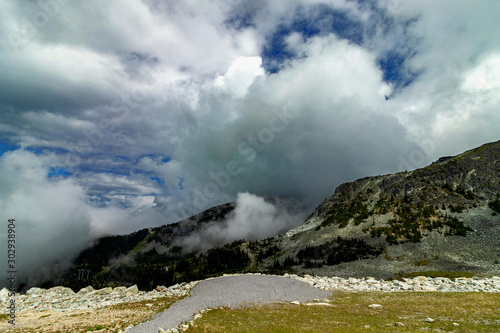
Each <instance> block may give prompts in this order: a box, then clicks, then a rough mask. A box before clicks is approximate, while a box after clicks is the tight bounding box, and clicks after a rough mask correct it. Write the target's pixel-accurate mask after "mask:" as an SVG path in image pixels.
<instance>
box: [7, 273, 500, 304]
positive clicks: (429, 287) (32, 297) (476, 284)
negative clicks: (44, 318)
mask: <svg viewBox="0 0 500 333" xmlns="http://www.w3.org/2000/svg"><path fill="white" fill-rule="evenodd" d="M236 275H240V274H236ZM257 275H260V274H257ZM284 277H289V278H293V279H296V280H299V281H302V282H305V283H307V284H309V285H311V286H313V287H316V288H318V289H321V290H331V291H335V290H337V289H342V290H352V291H386V292H401V291H434V292H487V293H500V277H498V276H494V277H492V278H478V277H473V278H457V279H454V280H451V279H448V278H429V277H424V276H419V277H416V278H403V279H401V280H392V281H385V280H376V279H374V278H371V277H366V278H360V279H356V278H348V279H344V278H339V277H319V276H310V275H305V276H303V277H301V276H297V275H289V274H285V275H284ZM199 282H200V281H193V282H190V283H181V284H176V285H174V286H171V287H168V288H167V287H164V286H158V287H157V288H156V289H155V290H152V291H149V292H145V291H139V290H138V288H137V286H132V287H129V288H125V287H117V288H111V287H109V288H103V289H99V290H94V288H92V287H91V286H89V287H86V288H83V289H81V290H80V291H78V292H77V293H75V292H74V291H72V290H71V289H70V288H65V287H54V288H51V289H41V288H31V289H29V290H28V291H27V292H26V294H24V295H20V294H18V295H16V298H15V301H16V311H17V312H22V311H25V310H32V311H37V312H40V311H47V310H55V311H58V312H72V311H79V310H88V309H99V308H102V307H106V306H109V305H115V304H120V303H128V302H138V301H147V300H156V299H158V298H160V297H168V296H178V297H182V296H186V295H188V294H189V293H190V291H191V289H192V288H193V287H194V286H195V285H196V284H198V283H199ZM0 301H1V302H2V306H4V307H7V306H8V304H9V303H8V302H9V301H10V298H8V290H7V289H6V288H4V289H2V290H1V291H0Z"/></svg>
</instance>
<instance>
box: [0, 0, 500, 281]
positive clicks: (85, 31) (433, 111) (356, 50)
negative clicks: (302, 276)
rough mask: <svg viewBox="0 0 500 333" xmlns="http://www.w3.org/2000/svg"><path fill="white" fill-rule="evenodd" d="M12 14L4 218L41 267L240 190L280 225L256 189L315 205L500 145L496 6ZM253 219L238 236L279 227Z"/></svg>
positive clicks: (139, 0) (19, 6)
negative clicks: (379, 179) (101, 238)
mask: <svg viewBox="0 0 500 333" xmlns="http://www.w3.org/2000/svg"><path fill="white" fill-rule="evenodd" d="M0 7H1V8H2V11H1V13H0V53H1V54H2V57H1V59H0V72H1V73H2V75H1V76H0V168H1V170H2V174H0V179H1V181H2V184H3V185H2V187H0V198H2V201H1V202H0V208H1V209H0V218H1V219H3V220H7V219H8V218H16V219H17V220H18V221H19V223H20V226H19V228H28V229H26V230H25V231H23V232H24V234H23V233H21V234H20V236H19V237H20V239H19V241H20V242H24V244H26V245H25V246H26V247H25V251H24V253H26V254H25V255H26V256H28V253H30V255H32V254H33V253H37V254H39V255H38V256H34V257H33V258H36V260H35V259H33V260H35V261H37V262H39V265H35V264H33V265H32V266H30V265H31V263H32V262H31V261H30V260H29V259H28V258H24V259H23V260H25V263H26V265H27V266H26V267H28V266H29V267H37V268H36V269H35V268H33V269H35V270H38V267H42V266H43V265H44V263H49V262H55V261H57V260H59V261H61V262H62V261H64V260H67V259H65V258H66V257H65V256H67V257H70V256H71V255H73V254H74V253H77V251H78V250H79V249H81V247H83V246H84V245H85V244H87V243H88V242H89V240H91V239H92V238H93V237H96V236H97V235H102V234H107V233H125V232H130V231H133V230H137V229H140V228H142V227H147V226H158V225H162V224H165V223H169V222H174V221H178V220H181V219H183V218H187V217H189V216H190V215H191V214H195V213H197V212H200V211H202V210H204V209H206V208H209V207H211V206H213V205H216V204H219V203H223V202H228V201H234V200H236V199H238V200H239V202H241V205H240V206H239V207H255V210H256V211H257V212H261V213H262V214H263V215H262V216H267V217H270V216H274V219H276V220H277V221H282V220H283V219H282V218H281V217H282V214H281V213H280V212H281V211H280V210H279V209H278V208H276V207H275V206H268V203H266V202H261V201H259V200H262V199H258V198H262V197H286V198H288V199H289V200H295V201H296V202H300V203H301V204H303V205H304V207H306V208H305V211H308V210H312V209H313V208H314V207H315V206H316V205H317V204H319V203H320V202H321V200H323V199H324V198H325V197H326V196H328V195H330V194H331V193H333V191H334V189H335V187H336V186H337V185H339V184H340V183H342V182H345V181H349V180H353V179H356V178H359V177H363V176H368V175H376V174H383V173H389V172H395V171H401V170H406V169H413V168H417V167H421V166H424V165H426V164H428V163H429V162H431V161H433V160H435V159H437V158H438V157H440V156H442V155H452V154H455V153H459V152H461V151H464V150H466V149H469V148H472V147H474V146H478V145H480V144H483V143H485V142H489V141H495V140H498V139H499V138H498V133H499V132H500V131H499V129H500V128H499V126H500V125H499V124H500V119H499V117H500V115H499V113H498V112H497V110H498V106H499V103H500V101H499V98H500V97H499V96H500V82H499V80H498V78H499V77H500V41H499V39H498V38H497V37H496V36H498V35H499V33H500V31H499V30H500V26H499V25H498V24H496V21H497V17H498V14H500V3H498V1H495V0H484V1H469V0H443V1H440V2H439V3H436V2H435V1H432V2H431V1H430V0H429V1H428V0H424V1H413V2H403V1H401V0H378V1H352V0H323V1H320V0H300V1H290V0H280V1H272V2H266V1H261V0H252V1H248V0H245V1H243V0H242V1H226V0H222V1H201V0H194V1H188V2H186V1H177V2H172V1H159V0H132V1H127V2H126V3H123V2H122V1H118V0H112V1H107V2H106V3H101V2H99V1H97V0H89V1H84V2H78V1H71V0H43V1H14V0H0ZM238 193H250V194H245V195H243V194H240V196H238ZM253 195H255V196H256V197H254V196H253ZM272 207H274V208H272ZM266 209H267V210H266ZM273 209H278V211H273ZM238 214H239V215H238ZM238 214H236V215H235V217H234V218H233V220H232V221H231V223H229V221H228V224H227V229H225V230H224V231H221V233H226V234H227V235H228V236H227V237H226V238H228V239H229V238H231V237H233V236H234V237H239V238H241V237H243V236H245V233H246V236H247V237H250V238H258V237H261V236H263V235H260V234H259V235H257V234H252V230H253V228H248V227H245V226H246V224H247V223H248V224H249V225H254V224H252V223H254V222H252V221H253V220H252V218H251V217H248V218H245V216H244V214H246V213H245V209H244V208H241V213H238ZM248 214H250V213H248ZM298 216H299V217H301V216H302V215H301V214H298ZM267 217H266V218H262V220H263V221H267V220H269V221H271V220H273V221H275V220H274V219H270V218H269V219H268V218H267ZM289 220H290V221H294V222H290V223H288V222H287V223H281V222H276V223H275V224H273V225H274V226H279V227H276V228H274V227H271V226H269V227H268V228H265V227H262V226H259V228H262V229H263V230H266V232H265V234H266V235H268V234H271V233H273V232H279V231H281V230H282V228H285V227H288V226H291V225H293V224H294V223H296V220H295V219H294V218H290V219H289ZM287 221H288V220H287ZM269 223H271V222H269ZM20 230H21V229H20ZM21 231H22V230H21ZM240 231H241V232H240ZM5 235H6V230H0V236H1V237H5ZM62 235H69V236H68V237H63V236H62ZM71 235H78V237H76V238H75V237H73V236H71ZM200 237H203V236H200ZM60 238H64V239H63V240H60ZM71 239H74V240H73V241H72V240H71ZM206 242H208V243H209V242H210V240H209V239H208V238H206ZM42 249H43V251H42ZM42 254H43V255H42ZM26 271H29V269H28V268H26Z"/></svg>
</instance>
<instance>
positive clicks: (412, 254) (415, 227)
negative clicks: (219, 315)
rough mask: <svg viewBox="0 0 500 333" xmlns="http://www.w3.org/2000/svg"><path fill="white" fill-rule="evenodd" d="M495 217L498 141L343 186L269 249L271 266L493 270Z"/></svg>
mask: <svg viewBox="0 0 500 333" xmlns="http://www.w3.org/2000/svg"><path fill="white" fill-rule="evenodd" d="M499 214H500V141H498V142H494V143H490V144H486V145H484V146H481V147H479V148H476V149H473V150H470V151H467V152H465V153H463V154H460V155H458V156H455V157H445V158H441V159H439V160H438V161H437V162H435V163H433V164H432V165H430V166H428V167H425V168H422V169H418V170H415V171H411V172H402V173H398V174H393V175H385V176H377V177H368V178H364V179H359V180H356V181H354V182H351V183H345V184H342V185H340V186H339V187H338V188H337V189H336V191H335V193H334V195H333V196H331V197H329V198H327V199H326V200H325V201H324V202H323V203H322V204H321V205H320V206H319V207H318V208H317V209H316V210H315V211H314V212H313V213H312V214H311V216H310V217H309V218H308V219H307V220H306V221H305V223H304V224H302V225H300V226H299V227H297V228H295V229H292V230H290V231H288V232H287V233H286V234H284V235H281V236H280V237H277V238H275V239H273V240H272V241H270V242H269V246H272V247H275V248H276V249H277V251H276V252H277V253H279V255H278V256H277V257H276V258H273V260H274V261H276V260H280V264H281V263H282V262H283V263H284V262H285V259H287V258H289V260H288V264H289V265H288V266H291V267H293V268H296V270H297V271H299V272H308V273H311V272H314V273H317V274H321V275H333V274H335V275H344V276H352V275H355V276H366V275H370V276H377V277H383V278H385V277H390V276H394V275H395V274H398V273H403V272H411V271H418V270H438V271H440V270H444V271H450V270H455V271H492V272H498V271H500V261H499V260H500V216H499ZM354 240H356V241H354ZM339 254H341V256H340V257H339ZM290 258H292V259H293V260H297V259H298V260H299V262H300V263H301V264H302V265H297V264H296V263H294V262H293V260H290ZM346 258H347V259H348V260H345V259H346ZM342 259H344V260H342ZM342 261H349V263H347V264H346V263H344V264H341V262H342ZM304 262H305V265H304ZM268 265H270V262H269V263H268Z"/></svg>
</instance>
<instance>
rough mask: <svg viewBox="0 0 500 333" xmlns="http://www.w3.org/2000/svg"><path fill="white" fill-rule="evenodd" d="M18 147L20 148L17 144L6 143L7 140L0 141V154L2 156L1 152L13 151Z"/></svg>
mask: <svg viewBox="0 0 500 333" xmlns="http://www.w3.org/2000/svg"><path fill="white" fill-rule="evenodd" d="M19 148H20V147H19V146H16V145H12V144H10V143H7V142H0V156H2V155H3V154H5V153H6V152H8V151H14V150H17V149H19Z"/></svg>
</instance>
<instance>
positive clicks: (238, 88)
mask: <svg viewBox="0 0 500 333" xmlns="http://www.w3.org/2000/svg"><path fill="white" fill-rule="evenodd" d="M264 74H265V72H264V69H263V68H262V58H261V57H238V58H236V59H235V60H234V61H233V63H232V64H231V66H229V69H228V70H227V72H226V74H225V75H224V76H219V77H217V78H216V79H215V85H216V86H219V87H221V88H223V89H226V90H228V91H231V92H233V93H234V94H235V96H236V97H243V96H245V95H246V94H247V92H248V88H249V87H250V85H251V84H252V83H253V82H254V81H255V78H256V77H258V76H264Z"/></svg>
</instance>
